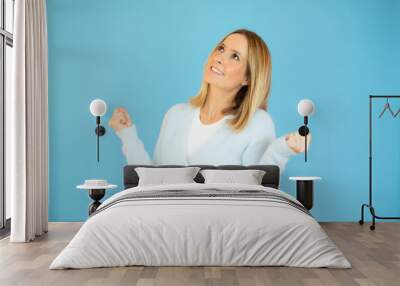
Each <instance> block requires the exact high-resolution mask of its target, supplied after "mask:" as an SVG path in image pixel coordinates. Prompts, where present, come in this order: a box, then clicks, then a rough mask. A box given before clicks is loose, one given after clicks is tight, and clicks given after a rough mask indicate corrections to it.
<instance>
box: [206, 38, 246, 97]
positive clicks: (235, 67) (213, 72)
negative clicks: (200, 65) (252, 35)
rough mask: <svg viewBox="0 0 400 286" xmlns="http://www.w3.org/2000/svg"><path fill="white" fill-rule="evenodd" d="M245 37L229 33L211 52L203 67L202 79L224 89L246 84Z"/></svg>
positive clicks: (233, 88) (236, 87) (237, 87)
mask: <svg viewBox="0 0 400 286" xmlns="http://www.w3.org/2000/svg"><path fill="white" fill-rule="evenodd" d="M246 69H247V39H246V37H245V36H243V35H241V34H231V35H229V36H228V37H227V38H226V39H225V40H224V41H223V42H222V43H221V44H219V45H218V46H217V47H216V48H215V49H214V50H213V52H212V53H211V55H210V56H209V58H208V61H207V63H206V65H205V69H204V81H205V82H207V83H209V84H210V85H214V86H216V87H219V88H221V89H225V90H235V89H237V90H239V89H240V88H241V87H242V85H247V78H246Z"/></svg>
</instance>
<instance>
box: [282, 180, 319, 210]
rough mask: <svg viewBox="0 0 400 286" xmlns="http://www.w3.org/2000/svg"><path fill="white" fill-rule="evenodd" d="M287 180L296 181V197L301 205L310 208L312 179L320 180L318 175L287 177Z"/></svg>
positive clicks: (311, 202) (311, 203)
mask: <svg viewBox="0 0 400 286" xmlns="http://www.w3.org/2000/svg"><path fill="white" fill-rule="evenodd" d="M289 180H292V181H296V199H297V200H298V201H299V202H300V203H302V204H303V206H304V207H305V208H306V209H308V210H311V209H312V207H313V200H314V198H313V196H314V195H313V192H314V190H313V189H314V181H316V180H321V178H320V177H289Z"/></svg>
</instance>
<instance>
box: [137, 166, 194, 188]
mask: <svg viewBox="0 0 400 286" xmlns="http://www.w3.org/2000/svg"><path fill="white" fill-rule="evenodd" d="M199 170H200V168H199V167H182V168H146V167H137V168H135V171H136V173H137V174H138V176H139V183H138V185H139V186H147V185H165V184H186V183H196V182H195V181H194V180H193V179H194V178H195V177H196V175H197V173H198V172H199Z"/></svg>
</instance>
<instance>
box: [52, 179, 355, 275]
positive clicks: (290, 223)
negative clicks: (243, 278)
mask: <svg viewBox="0 0 400 286" xmlns="http://www.w3.org/2000/svg"><path fill="white" fill-rule="evenodd" d="M205 187H207V188H219V189H226V190H243V189H253V190H254V189H256V190H265V191H269V192H271V191H272V192H275V193H276V194H280V195H283V196H285V197H287V198H289V199H291V200H292V201H296V200H295V199H294V198H293V197H292V196H290V195H289V194H286V193H284V192H282V191H279V190H276V189H272V188H267V187H263V186H254V185H238V184H236V185H232V184H195V183H193V184H179V185H162V186H142V187H135V188H131V189H127V190H125V191H122V192H120V193H117V194H115V195H114V196H112V197H110V198H109V199H107V200H106V201H105V202H104V203H103V204H102V205H101V206H100V208H99V209H101V208H103V207H104V206H106V205H107V204H108V203H110V202H112V201H114V200H116V199H118V198H119V197H121V196H124V195H127V194H129V193H130V192H145V191H154V190H160V191H162V190H175V189H179V190H202V189H204V188H205ZM296 202H297V201H296ZM127 265H145V266H194V265H197V266H201V265H203V266H205V265H208V266H211V265H213V266H245V265H246V266H294V267H331V268H350V267H351V265H350V263H349V262H348V260H347V259H346V258H345V256H344V255H343V253H342V252H341V251H340V250H339V249H338V248H337V247H336V245H335V244H334V243H333V242H332V240H331V239H330V238H329V237H328V236H327V234H326V233H325V231H324V230H323V229H322V228H321V226H320V225H319V224H318V222H317V221H316V220H315V219H314V218H313V217H312V216H310V215H307V214H305V213H303V212H301V211H300V210H298V209H296V208H294V207H292V206H290V205H285V204H282V203H277V202H273V201H265V200H262V199H254V198H253V199H243V198H242V199H233V198H185V199H176V198H175V199H174V198H172V199H165V198H164V199H148V200H138V201H124V202H120V203H118V204H115V205H112V206H111V207H109V208H107V209H104V210H103V211H101V212H99V213H98V214H96V215H94V216H92V217H90V218H89V219H88V220H87V221H86V222H85V223H84V224H83V225H82V227H81V229H80V230H79V231H78V233H77V234H76V235H75V237H74V238H73V239H72V241H71V242H70V243H69V244H68V245H67V246H66V247H65V249H64V250H63V251H62V252H61V253H60V254H59V255H58V256H57V257H56V259H55V260H54V261H53V262H52V264H51V265H50V269H63V268H91V267H112V266H127Z"/></svg>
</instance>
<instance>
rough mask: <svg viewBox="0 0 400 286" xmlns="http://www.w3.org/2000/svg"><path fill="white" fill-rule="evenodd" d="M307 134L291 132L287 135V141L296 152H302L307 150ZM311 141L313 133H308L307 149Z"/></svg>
mask: <svg viewBox="0 0 400 286" xmlns="http://www.w3.org/2000/svg"><path fill="white" fill-rule="evenodd" d="M305 139H306V137H305V136H301V135H300V134H299V132H297V131H296V132H293V133H289V134H288V135H286V136H285V140H286V143H287V144H288V146H289V148H290V149H292V150H293V152H295V153H302V152H304V151H305ZM310 143H311V133H308V135H307V150H308V147H309V146H310Z"/></svg>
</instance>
